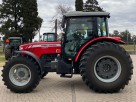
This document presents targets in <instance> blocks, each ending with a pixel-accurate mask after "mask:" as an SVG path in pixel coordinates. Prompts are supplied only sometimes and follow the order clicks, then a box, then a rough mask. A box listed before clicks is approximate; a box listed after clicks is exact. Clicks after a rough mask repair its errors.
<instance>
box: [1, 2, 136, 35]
mask: <svg viewBox="0 0 136 102" xmlns="http://www.w3.org/2000/svg"><path fill="white" fill-rule="evenodd" d="M37 1H38V11H39V16H40V17H41V18H43V20H44V22H43V25H42V28H41V33H44V32H49V31H51V28H50V27H52V25H51V24H50V23H49V21H50V20H51V19H52V17H53V16H54V15H55V6H56V5H58V4H60V3H62V4H66V5H69V6H71V7H72V8H73V10H74V6H75V0H37ZM84 1H86V0H84ZM1 2H2V0H0V3H1ZM98 2H99V4H100V6H101V7H102V8H103V9H104V10H105V11H107V12H110V14H111V18H110V19H109V28H110V32H111V33H112V32H113V30H119V31H124V30H126V29H128V30H129V31H130V32H131V33H132V34H136V0H98Z"/></svg>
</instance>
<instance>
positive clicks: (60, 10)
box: [51, 4, 72, 29]
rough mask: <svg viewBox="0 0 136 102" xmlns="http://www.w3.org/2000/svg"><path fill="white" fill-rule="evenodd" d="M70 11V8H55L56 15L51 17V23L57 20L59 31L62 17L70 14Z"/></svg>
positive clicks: (61, 5) (64, 6) (59, 5)
mask: <svg viewBox="0 0 136 102" xmlns="http://www.w3.org/2000/svg"><path fill="white" fill-rule="evenodd" d="M71 10H72V7H71V6H68V5H64V4H58V5H57V6H56V14H55V15H54V16H53V18H52V21H51V22H52V23H53V24H55V20H56V19H57V26H58V28H59V29H61V24H62V18H63V15H64V14H65V13H67V12H70V11H71ZM53 29H55V26H54V27H53Z"/></svg>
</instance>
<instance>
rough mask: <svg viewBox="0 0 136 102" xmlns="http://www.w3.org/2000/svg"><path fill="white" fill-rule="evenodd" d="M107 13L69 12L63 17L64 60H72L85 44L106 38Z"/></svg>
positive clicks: (107, 33)
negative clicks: (99, 38)
mask: <svg viewBox="0 0 136 102" xmlns="http://www.w3.org/2000/svg"><path fill="white" fill-rule="evenodd" d="M109 17H110V16H109V13H107V12H70V13H67V14H65V15H64V16H63V23H62V28H63V29H64V32H65V34H64V37H63V43H62V44H63V46H64V48H63V53H64V54H63V55H64V58H65V59H66V60H68V59H71V58H72V59H73V58H74V57H75V55H76V54H77V52H78V51H79V49H80V48H81V47H82V46H84V45H85V44H86V43H87V42H89V41H91V40H93V39H95V38H98V37H108V35H109V32H108V20H107V18H109Z"/></svg>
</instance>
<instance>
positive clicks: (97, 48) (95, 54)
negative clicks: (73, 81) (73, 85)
mask: <svg viewBox="0 0 136 102" xmlns="http://www.w3.org/2000/svg"><path fill="white" fill-rule="evenodd" d="M132 69H133V65H132V60H131V58H130V56H129V55H128V53H127V52H126V51H125V50H124V49H123V48H121V47H120V46H118V45H116V44H114V43H110V42H103V43H97V44H96V45H92V46H91V47H90V48H88V49H87V50H86V52H85V53H84V54H83V56H82V58H81V62H80V72H81V75H82V79H83V81H85V83H86V84H87V85H88V86H89V87H90V88H91V89H93V90H95V91H97V92H105V93H107V92H110V93H112V92H117V91H119V90H120V89H123V88H124V87H125V85H127V84H128V82H129V80H131V75H132V71H133V70H132Z"/></svg>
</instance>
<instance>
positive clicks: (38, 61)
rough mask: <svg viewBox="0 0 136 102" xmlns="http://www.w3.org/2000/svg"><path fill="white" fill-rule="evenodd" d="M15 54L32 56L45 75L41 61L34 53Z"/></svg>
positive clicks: (17, 52) (19, 52)
mask: <svg viewBox="0 0 136 102" xmlns="http://www.w3.org/2000/svg"><path fill="white" fill-rule="evenodd" d="M15 53H16V54H25V55H28V56H31V57H32V58H33V59H34V60H35V61H36V62H37V63H38V65H39V67H40V71H41V74H42V73H44V71H43V67H42V65H41V62H40V59H39V58H38V57H37V56H36V55H35V54H33V53H32V52H29V51H16V52H15Z"/></svg>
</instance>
